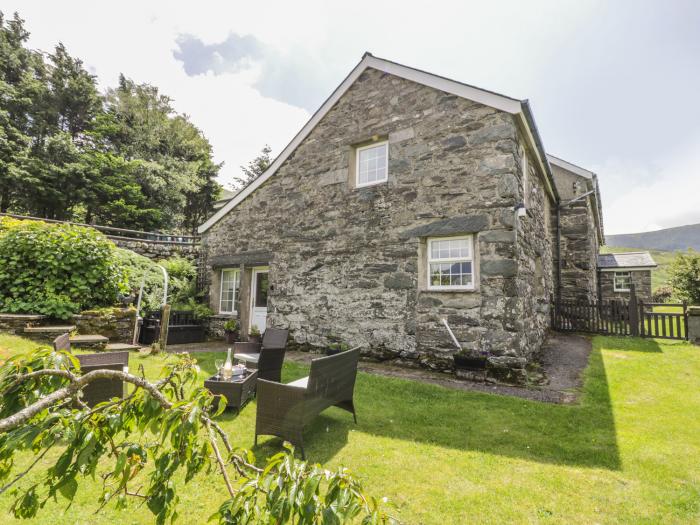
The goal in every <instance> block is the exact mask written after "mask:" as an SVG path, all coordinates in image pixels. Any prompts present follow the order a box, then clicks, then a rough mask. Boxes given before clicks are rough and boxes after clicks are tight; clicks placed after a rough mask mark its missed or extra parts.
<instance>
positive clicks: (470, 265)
mask: <svg viewBox="0 0 700 525" xmlns="http://www.w3.org/2000/svg"><path fill="white" fill-rule="evenodd" d="M428 289H429V290H473V289H474V237H473V236H472V235H466V236H463V237H442V238H435V239H428Z"/></svg>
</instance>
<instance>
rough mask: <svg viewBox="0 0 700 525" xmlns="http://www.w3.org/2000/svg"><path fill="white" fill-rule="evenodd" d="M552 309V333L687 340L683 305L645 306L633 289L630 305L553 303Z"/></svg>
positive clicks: (628, 303) (655, 304) (602, 302)
mask: <svg viewBox="0 0 700 525" xmlns="http://www.w3.org/2000/svg"><path fill="white" fill-rule="evenodd" d="M553 306H554V307H553V308H552V328H553V329H554V330H559V331H563V332H589V333H594V334H605V335H631V336H637V337H658V338H661V339H683V340H685V339H687V338H688V330H687V326H688V307H687V304H686V303H673V304H670V303H644V302H642V301H638V300H637V297H636V294H635V292H634V286H632V289H631V290H630V299H629V301H624V300H621V299H619V300H618V299H613V300H609V301H600V302H599V301H555V302H554V305H553Z"/></svg>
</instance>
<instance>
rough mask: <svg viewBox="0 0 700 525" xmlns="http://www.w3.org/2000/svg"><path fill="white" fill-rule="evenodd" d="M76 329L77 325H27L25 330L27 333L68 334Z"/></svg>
mask: <svg viewBox="0 0 700 525" xmlns="http://www.w3.org/2000/svg"><path fill="white" fill-rule="evenodd" d="M73 330H75V325H65V326H25V327H24V332H25V333H27V334H56V335H61V334H66V333H69V332H72V331H73Z"/></svg>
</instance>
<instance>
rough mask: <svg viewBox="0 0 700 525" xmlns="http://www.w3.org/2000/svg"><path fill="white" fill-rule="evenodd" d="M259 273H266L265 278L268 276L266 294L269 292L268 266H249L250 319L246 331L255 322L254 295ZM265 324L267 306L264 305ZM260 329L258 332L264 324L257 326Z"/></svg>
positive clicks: (262, 330)
mask: <svg viewBox="0 0 700 525" xmlns="http://www.w3.org/2000/svg"><path fill="white" fill-rule="evenodd" d="M259 273H266V274H267V278H268V294H269V292H270V289H269V282H270V281H269V279H270V267H269V266H254V267H253V268H251V273H250V307H249V312H250V319H249V320H248V331H250V328H251V327H252V326H253V324H255V323H254V322H253V321H254V319H255V296H256V295H257V291H258V290H257V287H258V280H257V275H258V274H259ZM265 324H267V307H265ZM258 328H259V329H260V333H263V332H264V331H265V328H266V327H265V326H258Z"/></svg>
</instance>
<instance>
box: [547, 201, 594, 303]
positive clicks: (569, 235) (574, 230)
mask: <svg viewBox="0 0 700 525" xmlns="http://www.w3.org/2000/svg"><path fill="white" fill-rule="evenodd" d="M560 228H561V259H562V262H561V296H562V299H564V300H574V301H594V300H595V299H596V298H597V295H598V289H597V288H598V280H597V271H598V270H597V267H598V262H597V256H598V249H599V246H598V236H597V233H596V231H597V230H596V226H595V223H594V220H593V212H592V210H591V209H590V202H589V201H588V200H581V201H578V202H575V203H572V204H570V205H568V206H564V207H562V209H561V210H560ZM554 264H555V265H556V264H557V262H556V254H555V261H554Z"/></svg>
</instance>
